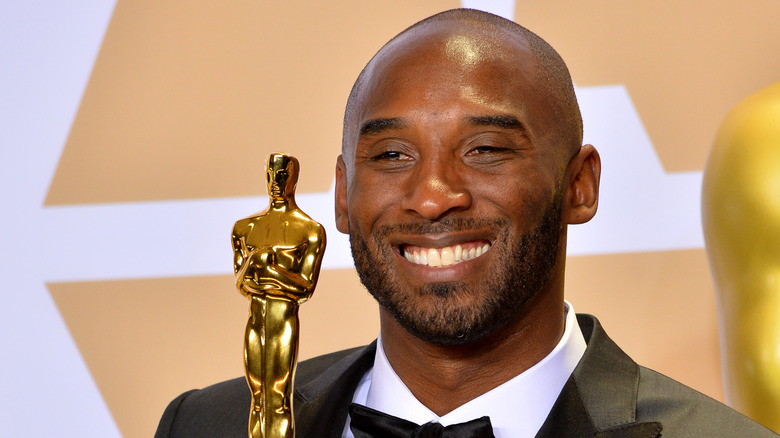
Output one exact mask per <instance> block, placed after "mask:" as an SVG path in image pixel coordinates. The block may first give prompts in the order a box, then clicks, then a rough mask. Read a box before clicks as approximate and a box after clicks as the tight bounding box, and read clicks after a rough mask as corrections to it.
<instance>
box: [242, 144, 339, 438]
mask: <svg viewBox="0 0 780 438" xmlns="http://www.w3.org/2000/svg"><path fill="white" fill-rule="evenodd" d="M298 170H299V167H298V160H296V159H295V157H291V156H288V155H284V154H271V155H270V156H269V157H268V169H267V172H266V175H267V177H268V194H269V196H270V198H271V202H270V206H269V207H268V209H267V210H266V211H264V212H262V213H260V214H257V215H255V216H250V217H248V218H246V219H241V220H239V221H238V222H236V224H235V226H234V227H233V254H234V263H233V268H234V270H235V272H236V287H237V288H238V290H239V291H240V292H241V293H242V294H243V295H245V296H247V297H249V299H250V300H251V301H250V308H249V310H250V311H249V321H248V322H247V325H246V333H245V338H244V364H245V366H246V378H247V382H248V383H249V388H250V390H251V391H252V406H251V411H250V415H249V437H250V438H261V437H262V438H282V437H286V438H291V437H294V436H295V430H294V423H293V413H292V395H293V393H292V390H293V378H294V376H295V366H296V360H297V356H298V330H299V328H298V306H299V305H300V304H301V303H303V302H304V301H306V300H308V299H309V298H310V297H311V295H312V292H313V291H314V287H315V286H316V284H317V277H318V274H319V271H320V264H321V262H322V255H323V252H324V250H325V229H324V228H323V227H322V225H320V224H319V223H317V222H315V221H314V220H313V219H311V218H310V217H309V216H307V215H306V214H305V213H304V212H303V211H301V210H300V209H299V208H298V206H297V205H296V204H295V184H296V183H297V181H298Z"/></svg>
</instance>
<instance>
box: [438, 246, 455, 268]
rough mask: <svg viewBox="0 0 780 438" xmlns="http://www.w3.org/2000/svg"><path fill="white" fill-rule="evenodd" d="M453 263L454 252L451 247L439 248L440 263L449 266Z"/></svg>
mask: <svg viewBox="0 0 780 438" xmlns="http://www.w3.org/2000/svg"><path fill="white" fill-rule="evenodd" d="M453 264H455V252H453V251H452V248H450V247H449V246H448V247H445V248H442V249H441V265H442V266H449V265H453Z"/></svg>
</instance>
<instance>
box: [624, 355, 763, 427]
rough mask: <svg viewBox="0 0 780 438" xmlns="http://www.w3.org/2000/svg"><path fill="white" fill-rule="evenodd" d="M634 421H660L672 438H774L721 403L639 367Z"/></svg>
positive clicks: (659, 374) (758, 425)
mask: <svg viewBox="0 0 780 438" xmlns="http://www.w3.org/2000/svg"><path fill="white" fill-rule="evenodd" d="M637 420H638V421H661V422H662V423H663V426H664V433H665V434H667V433H668V434H670V435H671V436H686V434H688V435H690V436H717V437H742V436H750V437H777V435H776V434H775V433H773V432H771V431H770V430H769V429H767V428H765V427H763V426H761V425H760V424H758V423H756V422H755V421H753V420H751V419H749V418H748V417H746V416H744V415H742V414H740V413H739V412H737V411H735V410H734V409H732V408H730V407H728V406H726V405H724V404H723V403H721V402H719V401H717V400H714V399H712V398H710V397H708V396H706V395H704V394H702V393H700V392H698V391H696V390H694V389H692V388H690V387H688V386H685V385H683V384H682V383H680V382H678V381H676V380H673V379H671V378H669V377H666V376H664V375H663V374H661V373H659V372H657V371H653V370H651V369H649V368H645V367H639V387H638V395H637Z"/></svg>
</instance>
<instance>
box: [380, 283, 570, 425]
mask: <svg viewBox="0 0 780 438" xmlns="http://www.w3.org/2000/svg"><path fill="white" fill-rule="evenodd" d="M552 283H555V284H554V285H548V286H559V287H552V288H549V289H547V290H545V291H542V292H540V293H539V294H538V295H537V296H536V297H534V298H532V299H531V300H529V301H528V302H527V303H525V304H524V306H523V308H522V309H520V310H518V314H517V315H514V316H513V318H512V319H511V320H510V321H509V322H508V323H506V324H505V325H504V326H502V327H500V328H498V329H497V330H495V331H494V332H493V333H491V334H489V335H488V336H486V337H485V338H483V339H480V340H478V341H475V342H472V343H470V344H467V345H459V346H441V345H434V344H430V343H428V342H425V341H422V340H420V339H419V338H417V337H415V336H414V335H412V334H410V333H409V332H407V331H406V330H405V329H404V328H403V327H401V326H400V325H399V324H398V323H397V322H396V321H395V319H393V317H392V316H390V315H389V314H388V313H387V312H386V311H385V310H384V309H381V310H380V323H381V330H382V343H383V346H384V351H385V354H386V356H387V359H388V361H389V362H390V365H392V367H393V370H394V371H395V372H396V374H397V375H398V377H399V378H400V379H401V380H402V381H403V382H404V384H405V385H406V386H407V387H408V388H409V390H410V391H411V392H412V394H414V396H415V397H416V398H417V399H418V400H419V401H420V402H421V403H422V404H424V405H425V406H426V407H428V409H430V410H431V411H433V412H434V413H436V414H437V415H439V416H442V415H445V414H446V413H448V412H450V411H452V410H453V409H455V408H457V407H459V406H461V405H463V404H464V403H466V402H468V401H470V400H472V399H474V398H476V397H478V396H480V395H482V394H484V393H486V392H488V391H490V390H491V389H493V388H495V387H497V386H499V385H501V384H502V383H505V382H507V381H508V380H510V379H512V378H513V377H515V376H517V375H519V374H520V373H522V372H524V371H525V370H527V369H528V368H530V367H532V366H533V365H535V364H536V363H537V362H539V361H540V360H542V359H543V358H544V357H545V356H547V355H548V354H549V353H550V352H551V351H552V350H553V348H555V346H556V345H557V343H558V341H560V339H561V336H562V335H563V329H564V307H563V287H562V286H563V279H562V276H561V277H560V278H559V279H555V280H552ZM558 283H559V284H558ZM555 291H560V292H557V293H555Z"/></svg>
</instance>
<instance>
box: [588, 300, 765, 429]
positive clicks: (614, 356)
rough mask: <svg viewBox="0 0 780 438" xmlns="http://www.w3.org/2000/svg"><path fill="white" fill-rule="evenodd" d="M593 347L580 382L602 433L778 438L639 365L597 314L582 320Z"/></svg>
mask: <svg viewBox="0 0 780 438" xmlns="http://www.w3.org/2000/svg"><path fill="white" fill-rule="evenodd" d="M577 319H578V322H579V326H580V328H581V330H582V333H583V336H584V337H585V340H586V342H587V344H588V346H587V349H586V350H585V354H584V355H583V357H582V359H581V360H580V363H579V364H578V365H577V368H576V369H575V371H574V376H573V377H574V380H576V386H577V389H578V390H579V395H580V397H581V398H582V400H583V402H584V407H585V409H586V410H587V411H588V415H589V417H590V418H591V420H592V421H594V423H595V424H596V426H597V427H598V428H606V427H611V426H615V425H621V424H627V423H633V422H636V423H644V422H659V423H661V424H662V426H663V432H662V433H663V436H708V437H709V436H712V437H743V436H750V437H777V435H776V434H774V433H773V432H771V431H770V430H768V429H766V428H765V427H763V426H761V425H759V424H758V423H756V422H755V421H753V420H751V419H749V418H747V417H745V416H744V415H742V414H740V413H738V412H737V411H735V410H733V409H732V408H730V407H728V406H726V405H724V404H723V403H720V402H718V401H716V400H714V399H712V398H710V397H707V396H706V395H704V394H702V393H700V392H698V391H696V390H694V389H692V388H689V387H687V386H685V385H683V384H682V383H680V382H677V381H675V380H673V379H670V378H669V377H666V376H664V375H663V374H660V373H658V372H656V371H653V370H651V369H649V368H645V367H642V366H639V365H637V364H636V362H634V361H633V360H632V359H631V358H630V357H629V356H628V355H627V354H626V353H625V352H623V350H621V349H620V347H618V346H617V345H616V344H615V343H614V342H613V341H612V339H610V338H609V336H607V334H606V332H605V331H604V329H603V328H602V326H601V324H600V323H599V321H598V320H597V319H596V318H595V317H593V316H591V315H577Z"/></svg>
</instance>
